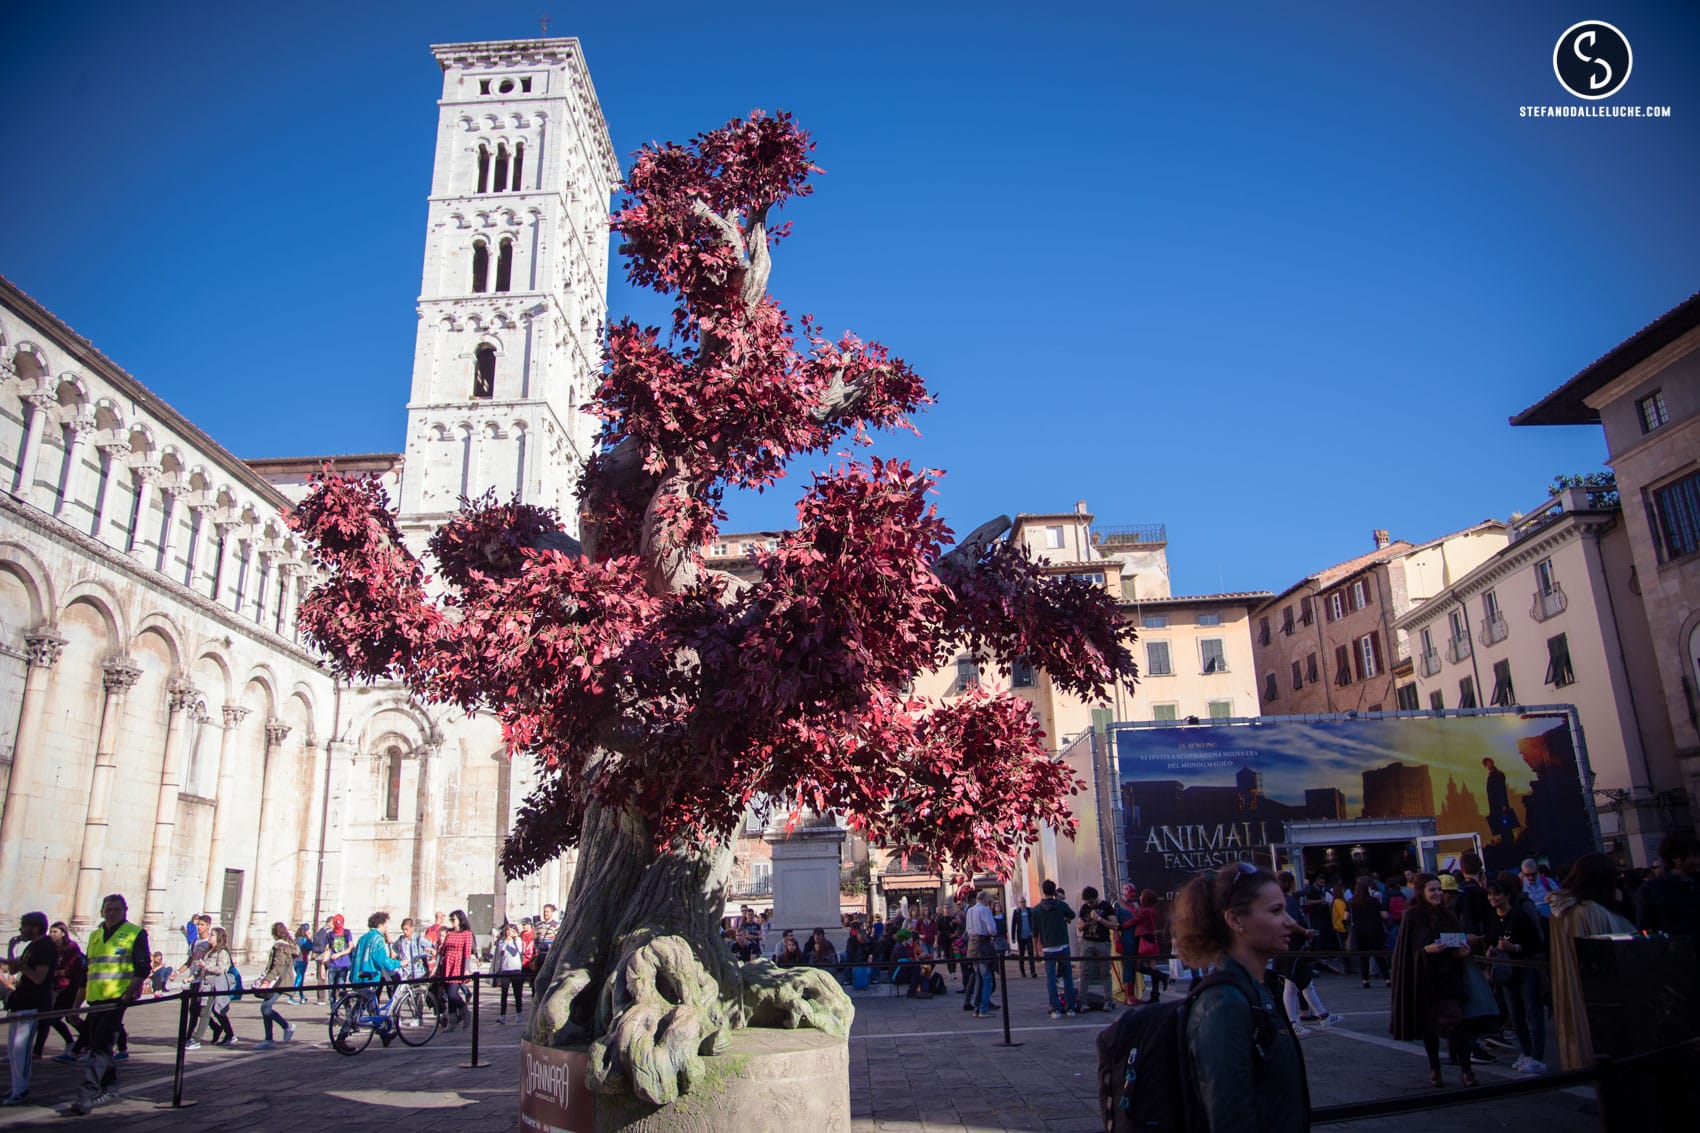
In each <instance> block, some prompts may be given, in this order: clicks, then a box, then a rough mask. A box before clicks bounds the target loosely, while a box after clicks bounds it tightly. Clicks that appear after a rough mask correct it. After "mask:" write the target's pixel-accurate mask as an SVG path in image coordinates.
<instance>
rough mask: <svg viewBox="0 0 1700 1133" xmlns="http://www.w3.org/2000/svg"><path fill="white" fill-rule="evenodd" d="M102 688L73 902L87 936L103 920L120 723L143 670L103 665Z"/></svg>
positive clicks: (75, 923) (75, 919)
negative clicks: (103, 874)
mask: <svg viewBox="0 0 1700 1133" xmlns="http://www.w3.org/2000/svg"><path fill="white" fill-rule="evenodd" d="M100 668H101V685H102V687H103V688H104V689H105V690H106V696H105V699H104V700H103V701H102V702H101V706H100V737H99V738H98V739H97V740H95V745H94V774H93V775H92V776H91V777H90V779H89V808H88V816H87V818H85V819H84V820H83V853H82V857H81V858H80V859H79V862H78V866H77V896H76V900H74V901H72V902H71V929H72V931H74V932H75V933H76V934H77V935H78V936H79V937H85V938H86V937H87V936H88V931H89V929H90V928H92V927H94V925H95V924H96V923H97V922H98V921H99V920H100V899H101V898H102V897H104V896H105V894H104V893H102V892H101V891H100V879H101V871H102V870H103V869H104V868H105V864H106V827H107V824H108V822H109V820H110V815H111V813H112V780H113V777H114V776H115V775H116V773H117V756H116V752H117V748H118V722H119V720H120V719H121V718H122V717H123V714H124V698H125V696H126V695H127V694H128V693H129V691H130V690H131V689H132V688H134V687H135V686H136V681H137V680H139V679H140V678H141V675H142V670H141V669H140V668H139V667H137V665H136V664H135V663H134V662H133V661H131V660H130V659H129V658H128V657H113V658H110V659H108V660H107V661H105V662H103V663H102V664H101V666H100Z"/></svg>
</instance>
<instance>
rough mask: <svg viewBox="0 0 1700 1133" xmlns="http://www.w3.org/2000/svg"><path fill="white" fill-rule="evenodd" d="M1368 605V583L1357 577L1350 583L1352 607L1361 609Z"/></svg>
mask: <svg viewBox="0 0 1700 1133" xmlns="http://www.w3.org/2000/svg"><path fill="white" fill-rule="evenodd" d="M1367 605H1369V583H1367V582H1365V581H1364V580H1363V579H1361V578H1360V579H1358V580H1357V581H1356V582H1354V583H1352V609H1354V610H1361V609H1363V608H1364V607H1365V606H1367Z"/></svg>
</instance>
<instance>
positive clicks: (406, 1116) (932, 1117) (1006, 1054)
mask: <svg viewBox="0 0 1700 1133" xmlns="http://www.w3.org/2000/svg"><path fill="white" fill-rule="evenodd" d="M1013 982H1014V990H1013V995H1012V998H1011V1000H1010V1005H1011V1009H1012V1016H1011V1024H1012V1035H1011V1037H1012V1039H1013V1041H1014V1042H1015V1043H1016V1044H1019V1045H1016V1046H1013V1047H1005V1046H1004V1045H1003V1032H1002V1028H1001V1024H1000V1023H999V1022H998V1020H996V1019H990V1020H976V1019H974V1018H973V1016H972V1015H970V1014H969V1013H967V1012H964V1011H962V1010H960V1003H961V999H960V995H956V994H953V995H951V996H948V997H944V998H940V999H934V1000H930V1001H922V1000H910V999H903V998H896V999H892V998H885V997H883V996H878V995H875V996H869V997H863V996H858V998H857V1016H856V1025H855V1027H854V1029H853V1031H852V1034H851V1040H850V1097H851V1105H852V1110H853V1114H854V1121H853V1128H854V1130H855V1131H856V1133H888V1131H892V1133H894V1131H899V1130H901V1131H905V1133H934V1131H938V1133H991V1131H996V1130H1033V1131H1041V1133H1052V1131H1054V1133H1089V1131H1091V1130H1094V1129H1096V1128H1097V1122H1096V1109H1097V1101H1096V1084H1095V1082H1096V1079H1095V1061H1096V1053H1095V1050H1094V1047H1093V1038H1094V1037H1095V1035H1096V1034H1097V1032H1098V1030H1099V1029H1100V1028H1101V1026H1102V1025H1103V1022H1104V1020H1105V1019H1106V1017H1105V1016H1083V1017H1081V1018H1075V1019H1064V1020H1058V1021H1053V1020H1051V1019H1049V1018H1048V1017H1047V1015H1046V1011H1045V998H1044V992H1043V990H1042V989H1041V987H1040V982H1041V981H1039V980H1036V979H1020V978H1017V979H1015V980H1014V981H1013ZM1322 986H1323V994H1324V995H1325V996H1326V997H1327V1000H1328V1004H1329V1006H1330V1007H1331V1008H1333V1009H1334V1010H1336V1011H1337V1012H1341V1013H1343V1014H1344V1015H1345V1022H1344V1023H1343V1024H1342V1025H1340V1026H1339V1027H1337V1028H1335V1029H1333V1030H1328V1031H1321V1032H1318V1033H1317V1034H1316V1035H1315V1036H1314V1037H1311V1038H1307V1039H1305V1056H1306V1060H1307V1064H1308V1068H1309V1073H1310V1081H1311V1094H1312V1097H1313V1098H1314V1100H1315V1103H1316V1104H1318V1105H1327V1104H1334V1103H1339V1102H1345V1101H1356V1100H1362V1099H1367V1098H1371V1097H1386V1096H1401V1095H1405V1094H1411V1093H1419V1092H1427V1089H1428V1087H1427V1085H1426V1073H1425V1063H1424V1061H1423V1057H1422V1051H1421V1048H1419V1047H1416V1046H1413V1045H1410V1044H1405V1043H1395V1042H1393V1041H1392V1040H1391V1039H1389V1038H1387V1037H1386V1018H1387V1016H1386V1002H1387V1001H1386V996H1387V993H1386V992H1385V991H1384V990H1382V989H1381V988H1379V987H1377V988H1375V989H1373V990H1372V991H1362V990H1360V989H1359V987H1358V985H1357V981H1356V980H1349V981H1341V980H1339V979H1331V980H1326V981H1324V983H1323V985H1322ZM957 987H959V985H957V984H955V983H953V984H952V988H953V990H954V989H956V988H957ZM318 1011H319V1013H318V1014H314V1013H313V1012H314V1009H313V1008H310V1007H308V1008H303V1007H296V1008H292V1009H286V1014H289V1015H290V1016H291V1017H292V1018H294V1019H295V1020H296V1022H297V1023H298V1025H299V1031H298V1035H297V1038H296V1041H295V1043H293V1044H291V1045H290V1046H289V1047H287V1048H284V1049H281V1050H277V1051H271V1052H263V1051H254V1050H252V1049H250V1047H251V1045H252V1043H253V1042H254V1040H256V1039H258V1038H259V1036H260V1028H259V1023H258V1019H257V1014H258V1008H257V1005H256V1004H254V1003H253V1002H252V1001H244V1002H242V1003H239V1004H238V1005H237V1008H236V1012H235V1017H236V1020H237V1033H238V1035H240V1036H241V1038H242V1040H243V1043H242V1045H241V1046H239V1047H237V1048H236V1049H234V1050H223V1049H220V1050H213V1049H211V1048H207V1049H203V1050H200V1051H194V1052H191V1053H190V1054H189V1064H188V1065H189V1070H188V1078H187V1081H186V1083H185V1098H186V1100H188V1101H189V1102H191V1103H192V1104H191V1105H190V1106H188V1107H186V1108H184V1109H181V1110H176V1111H173V1110H172V1109H170V1108H169V1107H168V1105H166V1104H165V1103H168V1102H169V1100H170V1096H171V1050H170V1047H169V1045H167V1044H168V1042H169V1036H170V1035H171V1034H172V1033H173V1028H174V1025H175V1020H176V1010H175V1005H174V1004H173V1005H171V1006H159V1007H153V1008H149V1007H146V1006H142V1007H138V1008H136V1009H134V1010H133V1011H132V1012H131V1013H130V1016H129V1025H130V1031H131V1034H132V1035H133V1037H134V1044H133V1049H134V1052H135V1053H134V1057H133V1058H132V1059H131V1060H130V1061H129V1062H127V1063H123V1064H120V1069H119V1073H120V1077H121V1088H122V1090H123V1092H124V1094H125V1099H124V1100H123V1101H122V1102H120V1103H118V1104H117V1105H115V1106H113V1107H111V1108H110V1109H106V1108H103V1109H101V1110H99V1111H97V1116H98V1117H101V1118H105V1117H114V1118H116V1117H122V1119H123V1120H122V1121H121V1122H108V1121H101V1122H100V1124H101V1126H102V1127H103V1128H121V1129H123V1130H126V1131H129V1130H135V1131H137V1133H151V1131H153V1130H161V1131H163V1130H167V1129H170V1130H230V1129H259V1130H265V1129H277V1130H283V1129H288V1128H293V1127H297V1126H302V1125H303V1123H305V1124H306V1127H308V1128H334V1129H336V1130H337V1133H368V1131H370V1133H377V1131H379V1130H383V1131H384V1133H393V1130H394V1129H395V1128H398V1127H399V1128H405V1129H406V1130H408V1133H436V1131H438V1130H444V1131H446V1130H450V1129H453V1130H456V1131H457V1133H464V1131H466V1130H469V1129H477V1130H508V1129H514V1128H515V1127H516V1125H517V1122H516V1120H515V1109H516V1102H515V1079H516V1076H517V1073H518V1069H517V1068H518V1060H519V1054H518V1050H519V1035H518V1032H517V1029H516V1028H514V1027H512V1026H506V1027H499V1026H495V1025H494V1023H493V1019H494V1012H493V1008H492V1007H491V1005H490V1004H488V1003H486V1005H485V1024H484V1025H483V1026H482V1028H481V1031H480V1046H481V1055H482V1057H483V1058H485V1059H487V1060H488V1061H489V1062H490V1063H491V1065H490V1067H489V1068H488V1069H481V1070H473V1069H463V1068H462V1067H461V1066H460V1064H461V1063H463V1062H465V1061H466V1059H467V1054H468V1036H467V1034H466V1033H465V1032H459V1033H455V1034H451V1035H439V1036H437V1038H436V1039H435V1041H433V1042H432V1043H431V1044H430V1045H429V1046H427V1047H425V1048H423V1049H421V1050H412V1049H408V1048H404V1047H402V1046H401V1045H400V1044H399V1043H398V1044H396V1045H394V1046H392V1047H390V1048H389V1049H384V1048H382V1047H380V1046H379V1045H378V1044H377V1043H376V1042H374V1043H373V1044H372V1046H371V1047H370V1048H368V1049H367V1050H366V1052H365V1053H363V1054H361V1055H358V1056H356V1057H353V1058H347V1057H343V1056H341V1055H338V1054H336V1053H335V1052H334V1051H332V1050H331V1049H330V1048H329V1044H328V1043H327V1042H326V1041H325V1028H324V1023H323V1018H324V1017H323V1013H322V1012H323V1009H322V1008H321V1009H318ZM57 1049H58V1045H57V1040H51V1039H50V1041H49V1047H48V1051H49V1053H50V1054H51V1053H53V1052H54V1051H56V1050H57ZM1479 1073H1480V1077H1481V1079H1482V1081H1483V1082H1484V1083H1485V1082H1491V1081H1496V1080H1503V1079H1505V1078H1508V1077H1510V1076H1511V1074H1510V1071H1509V1070H1508V1069H1507V1068H1506V1067H1505V1065H1504V1063H1503V1062H1502V1063H1501V1064H1499V1065H1497V1066H1490V1067H1483V1068H1482V1069H1481V1070H1480V1072H1479ZM80 1077H81V1074H80V1068H79V1067H67V1066H60V1065H58V1064H55V1063H53V1062H51V1061H48V1062H42V1063H38V1064H37V1068H36V1078H35V1085H34V1089H33V1090H32V1097H33V1098H34V1099H35V1100H36V1101H37V1102H39V1103H43V1104H42V1105H41V1106H38V1107H27V1108H22V1109H9V1110H0V1129H4V1128H10V1127H13V1126H17V1127H20V1128H30V1127H40V1126H47V1125H53V1126H57V1127H60V1128H67V1127H72V1126H74V1125H76V1124H77V1122H76V1121H74V1120H67V1119H64V1118H60V1117H58V1116H57V1115H56V1114H55V1111H54V1109H52V1108H48V1106H49V1105H53V1106H57V1105H60V1104H62V1103H63V1102H64V1101H66V1100H68V1099H69V1097H70V1096H71V1094H72V1092H73V1091H74V1089H75V1085H76V1082H77V1081H78V1080H79V1079H80ZM1455 1080H1456V1079H1455V1078H1454V1081H1455ZM1588 1096H1589V1095H1588V1094H1587V1093H1586V1092H1576V1091H1572V1092H1553V1093H1544V1094H1538V1095H1534V1096H1530V1097H1525V1098H1520V1099H1513V1100H1508V1101H1502V1102H1497V1103H1493V1104H1475V1105H1471V1106H1459V1107H1455V1108H1450V1109H1446V1110H1442V1111H1438V1112H1429V1113H1422V1114H1413V1115H1409V1116H1405V1117H1399V1118H1383V1119H1379V1120H1377V1121H1375V1122H1373V1126H1374V1128H1375V1129H1376V1131H1377V1133H1389V1131H1393V1130H1398V1131H1405V1130H1409V1131H1411V1133H1419V1131H1420V1133H1429V1131H1431V1130H1435V1129H1443V1130H1445V1131H1446V1133H1484V1131H1487V1130H1502V1129H1516V1130H1526V1129H1539V1130H1540V1131H1541V1133H1584V1131H1594V1130H1597V1129H1598V1128H1599V1124H1598V1120H1597V1119H1596V1118H1591V1117H1588V1116H1586V1115H1584V1114H1583V1113H1582V1112H1581V1110H1580V1108H1579V1107H1580V1106H1581V1104H1582V1102H1583V1100H1584V1099H1586V1098H1587V1097H1588ZM84 1120H85V1121H87V1122H89V1123H91V1124H92V1123H93V1122H94V1121H95V1120H96V1119H95V1118H90V1119H84ZM398 1123H399V1124H398ZM1371 1125H1372V1123H1371V1122H1361V1123H1355V1125H1341V1126H1335V1127H1334V1128H1339V1129H1352V1128H1361V1129H1365V1130H1367V1129H1369V1128H1371ZM738 1133H756V1131H753V1130H748V1129H744V1130H739V1131H738ZM783 1133H807V1131H798V1130H785V1131H783Z"/></svg>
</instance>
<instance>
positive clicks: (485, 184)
mask: <svg viewBox="0 0 1700 1133" xmlns="http://www.w3.org/2000/svg"><path fill="white" fill-rule="evenodd" d="M478 191H479V192H480V193H488V192H489V191H490V147H489V146H483V145H481V146H479V147H478Z"/></svg>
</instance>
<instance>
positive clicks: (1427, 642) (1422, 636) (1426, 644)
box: [1417, 626, 1434, 657]
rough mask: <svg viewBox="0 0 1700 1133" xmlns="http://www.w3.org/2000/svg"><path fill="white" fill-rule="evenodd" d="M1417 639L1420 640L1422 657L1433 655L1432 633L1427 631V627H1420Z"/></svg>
mask: <svg viewBox="0 0 1700 1133" xmlns="http://www.w3.org/2000/svg"><path fill="white" fill-rule="evenodd" d="M1417 639H1418V640H1419V641H1421V642H1422V655H1423V656H1424V657H1433V656H1434V634H1433V633H1431V632H1429V628H1428V627H1427V626H1424V627H1423V628H1422V629H1420V630H1418V631H1417Z"/></svg>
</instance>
